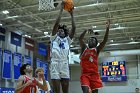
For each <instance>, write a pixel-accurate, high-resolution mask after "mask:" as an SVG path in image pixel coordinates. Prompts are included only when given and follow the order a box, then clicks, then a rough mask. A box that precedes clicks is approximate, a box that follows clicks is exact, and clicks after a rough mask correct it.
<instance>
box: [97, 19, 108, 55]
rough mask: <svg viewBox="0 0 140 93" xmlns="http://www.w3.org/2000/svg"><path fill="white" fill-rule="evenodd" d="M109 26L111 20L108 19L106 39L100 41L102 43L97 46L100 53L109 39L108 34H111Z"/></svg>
mask: <svg viewBox="0 0 140 93" xmlns="http://www.w3.org/2000/svg"><path fill="white" fill-rule="evenodd" d="M109 27H110V20H108V21H107V22H106V32H105V35H104V39H103V41H102V42H101V43H100V45H99V46H98V47H97V53H98V54H99V52H100V51H101V50H102V49H103V48H104V46H105V44H106V42H107V40H108V35H109Z"/></svg>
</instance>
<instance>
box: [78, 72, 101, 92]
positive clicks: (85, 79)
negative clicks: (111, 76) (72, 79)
mask: <svg viewBox="0 0 140 93" xmlns="http://www.w3.org/2000/svg"><path fill="white" fill-rule="evenodd" d="M80 79H81V86H88V87H89V88H90V89H91V90H94V89H98V88H101V87H103V85H102V80H101V79H100V76H99V75H87V74H82V75H81V78H80Z"/></svg>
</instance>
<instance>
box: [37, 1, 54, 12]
mask: <svg viewBox="0 0 140 93" xmlns="http://www.w3.org/2000/svg"><path fill="white" fill-rule="evenodd" d="M54 8H55V7H54V1H53V0H39V8H38V10H51V9H54Z"/></svg>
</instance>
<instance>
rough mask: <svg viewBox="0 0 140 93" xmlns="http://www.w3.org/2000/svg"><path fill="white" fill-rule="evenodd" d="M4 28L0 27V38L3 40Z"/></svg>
mask: <svg viewBox="0 0 140 93" xmlns="http://www.w3.org/2000/svg"><path fill="white" fill-rule="evenodd" d="M5 32H6V30H5V28H2V27H0V40H1V41H5Z"/></svg>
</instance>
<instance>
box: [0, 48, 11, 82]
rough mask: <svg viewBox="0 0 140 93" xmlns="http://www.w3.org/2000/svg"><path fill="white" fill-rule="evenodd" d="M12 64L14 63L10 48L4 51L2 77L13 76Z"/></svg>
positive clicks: (8, 77)
mask: <svg viewBox="0 0 140 93" xmlns="http://www.w3.org/2000/svg"><path fill="white" fill-rule="evenodd" d="M11 65H12V53H11V51H9V50H4V52H3V66H2V78H6V79H10V78H11Z"/></svg>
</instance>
